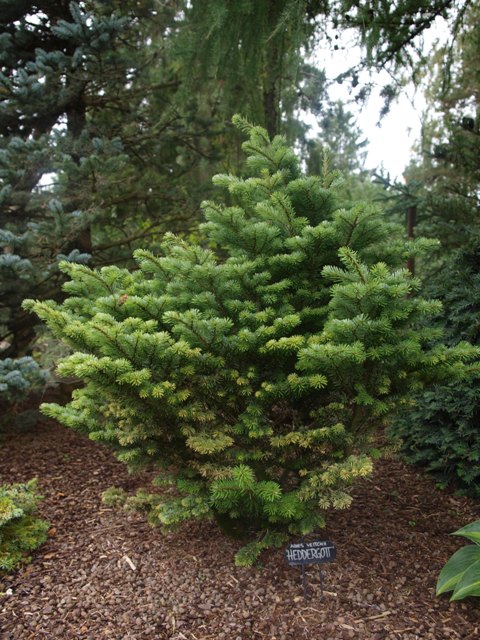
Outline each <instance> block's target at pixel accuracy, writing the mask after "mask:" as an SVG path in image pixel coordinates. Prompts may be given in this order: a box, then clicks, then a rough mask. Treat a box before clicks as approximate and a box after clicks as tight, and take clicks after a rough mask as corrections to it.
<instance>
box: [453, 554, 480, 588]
mask: <svg viewBox="0 0 480 640" xmlns="http://www.w3.org/2000/svg"><path fill="white" fill-rule="evenodd" d="M466 548H467V549H468V547H466ZM477 549H478V547H477ZM467 596H480V554H479V559H478V560H477V562H474V563H473V564H472V565H471V566H470V567H469V568H468V569H467V570H466V571H465V573H464V574H463V575H462V577H461V579H460V580H459V581H458V582H457V586H456V587H455V591H454V592H453V594H452V597H451V598H450V600H462V598H466V597H467Z"/></svg>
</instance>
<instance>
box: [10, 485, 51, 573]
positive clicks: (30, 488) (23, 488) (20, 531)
mask: <svg viewBox="0 0 480 640" xmlns="http://www.w3.org/2000/svg"><path fill="white" fill-rule="evenodd" d="M36 486H37V484H36V480H30V481H29V482H27V483H25V484H2V485H0V572H8V571H12V570H13V569H16V568H17V567H18V566H19V565H20V564H21V563H22V562H24V561H25V560H26V559H27V553H28V552H29V551H33V550H34V549H36V548H37V547H39V546H40V545H41V544H42V543H43V542H45V540H46V539H47V531H48V528H49V525H48V523H47V522H45V521H44V520H40V519H39V518H37V517H35V512H36V509H37V505H38V501H39V500H40V496H39V495H38V494H37V492H36Z"/></svg>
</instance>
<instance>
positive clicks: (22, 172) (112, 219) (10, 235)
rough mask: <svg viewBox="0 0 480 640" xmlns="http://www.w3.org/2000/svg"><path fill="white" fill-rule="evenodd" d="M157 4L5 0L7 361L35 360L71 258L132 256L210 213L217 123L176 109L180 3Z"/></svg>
mask: <svg viewBox="0 0 480 640" xmlns="http://www.w3.org/2000/svg"><path fill="white" fill-rule="evenodd" d="M157 4H158V3H156V2H147V3H144V4H143V6H142V7H138V3H136V2H122V3H119V2H113V1H112V2H83V3H80V4H79V3H75V2H67V1H60V2H48V1H45V2H40V3H28V2H21V3H19V2H14V1H11V2H10V1H6V2H2V11H1V15H0V30H1V33H0V207H1V209H0V212H1V215H0V248H1V253H0V294H1V303H0V343H1V345H2V349H3V355H4V356H23V355H24V354H25V353H28V351H29V349H30V346H31V343H32V340H33V339H34V335H35V332H34V326H33V323H32V317H31V316H28V315H27V314H25V312H23V311H22V310H21V306H20V305H21V302H22V300H23V299H24V298H25V297H26V296H28V295H30V296H31V295H34V296H36V297H39V298H44V297H56V298H58V297H59V296H60V295H61V294H60V283H61V280H62V277H61V274H60V272H59V270H58V263H59V261H60V260H65V259H67V260H69V261H72V262H77V263H86V262H88V261H90V262H92V263H93V264H109V263H112V262H122V261H125V260H129V259H130V256H131V252H132V250H133V248H134V247H135V246H136V245H138V242H139V241H141V242H142V243H145V242H146V241H149V242H153V241H154V240H155V237H156V236H157V235H158V234H159V232H164V231H165V229H167V228H170V229H178V230H182V229H183V230H188V229H189V228H190V227H191V225H192V220H193V219H194V218H195V216H196V212H197V207H198V205H197V203H198V201H199V199H200V195H199V191H201V186H200V185H202V184H203V183H205V180H208V179H209V178H210V176H211V174H212V170H211V168H210V169H209V168H208V163H209V157H210V154H212V157H215V153H214V152H212V149H211V145H209V142H208V135H209V131H210V130H209V126H210V123H208V122H207V121H199V120H197V119H195V117H193V116H192V117H190V115H189V114H184V115H183V116H181V115H180V114H179V112H178V111H177V110H176V109H175V108H174V106H172V96H173V95H174V93H175V92H176V91H177V89H178V79H177V78H176V77H175V73H174V70H173V68H172V60H171V58H170V55H169V46H170V43H169V41H168V39H167V37H166V34H168V31H169V29H171V25H172V24H173V22H174V20H175V16H176V11H177V10H178V7H171V8H169V7H164V6H163V5H162V6H161V7H159V6H157ZM205 165H207V166H206V167H205ZM192 169H193V170H194V171H192ZM193 174H194V175H193ZM191 175H193V178H194V179H192V178H191ZM202 178H203V180H202ZM179 212H181V213H179Z"/></svg>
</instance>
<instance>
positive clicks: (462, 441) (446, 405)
mask: <svg viewBox="0 0 480 640" xmlns="http://www.w3.org/2000/svg"><path fill="white" fill-rule="evenodd" d="M445 283H448V287H447V288H445ZM429 289H430V290H431V291H432V293H433V294H434V295H436V296H438V297H439V298H440V299H441V301H442V303H443V306H444V312H443V314H442V317H441V319H440V321H441V324H442V326H444V327H445V338H444V339H445V341H446V342H447V343H450V344H454V343H455V342H456V341H458V340H462V339H467V340H469V342H471V343H473V344H476V345H479V344H480V236H479V235H478V234H475V233H473V232H472V234H471V239H470V242H469V243H468V244H467V245H466V246H465V247H463V248H462V249H461V250H459V251H458V252H457V253H456V255H455V256H454V258H452V259H451V260H449V261H447V263H446V264H445V266H444V268H443V269H442V271H441V272H440V273H439V275H438V276H437V278H436V279H435V280H434V281H432V282H431V283H430V285H429ZM438 325H439V323H438V321H437V323H436V324H433V325H432V328H433V329H436V328H438ZM413 401H414V406H413V407H411V409H410V410H409V411H406V412H404V413H402V414H401V415H399V416H398V418H396V419H395V421H394V423H393V427H392V430H391V431H392V434H393V436H394V437H396V438H398V439H401V440H402V442H403V453H404V455H405V458H406V460H407V461H408V462H411V463H413V464H420V465H422V466H424V467H425V469H426V470H427V471H429V472H431V473H433V474H434V475H435V477H436V478H437V479H438V480H439V482H440V484H441V485H442V486H446V485H452V486H453V487H454V488H456V489H457V490H459V491H460V492H462V493H465V494H468V495H471V496H473V497H478V496H480V429H479V425H480V373H478V371H477V373H476V374H475V373H473V374H472V376H470V377H468V378H465V379H462V380H454V381H451V382H448V383H446V384H441V385H436V386H435V387H433V388H431V389H427V390H425V391H424V392H422V393H421V394H418V395H417V396H415V397H414V398H413Z"/></svg>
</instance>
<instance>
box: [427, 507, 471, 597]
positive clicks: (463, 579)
mask: <svg viewBox="0 0 480 640" xmlns="http://www.w3.org/2000/svg"><path fill="white" fill-rule="evenodd" d="M452 535H454V536H462V537H464V538H467V540H471V541H472V542H474V543H475V544H473V545H469V546H467V547H463V548H462V549H459V550H458V551H456V552H455V553H454V554H453V556H452V557H451V558H450V560H449V561H448V562H447V564H446V565H445V566H444V567H443V569H442V571H441V572H440V576H439V578H438V582H437V588H436V592H437V596H439V595H440V594H442V593H447V592H448V591H453V594H452V596H451V598H450V600H462V599H463V598H466V597H467V596H480V520H476V521H475V522H472V523H471V524H468V525H467V526H466V527H463V528H462V529H459V530H458V531H455V532H454V533H453V534H452Z"/></svg>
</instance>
